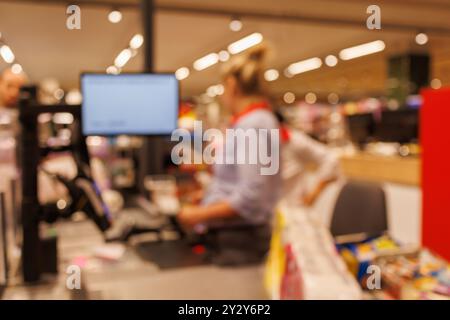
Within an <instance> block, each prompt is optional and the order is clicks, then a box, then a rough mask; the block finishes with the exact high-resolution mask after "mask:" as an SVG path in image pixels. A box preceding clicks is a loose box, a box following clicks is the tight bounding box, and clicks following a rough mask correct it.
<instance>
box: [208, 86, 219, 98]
mask: <svg viewBox="0 0 450 320" xmlns="http://www.w3.org/2000/svg"><path fill="white" fill-rule="evenodd" d="M206 94H207V95H208V96H209V97H211V98H214V97H215V96H216V95H217V94H216V89H215V88H214V86H211V87H209V88H208V89H206Z"/></svg>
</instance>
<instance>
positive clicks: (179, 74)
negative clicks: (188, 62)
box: [175, 67, 190, 81]
mask: <svg viewBox="0 0 450 320" xmlns="http://www.w3.org/2000/svg"><path fill="white" fill-rule="evenodd" d="M189 73H190V72H189V69H188V68H186V67H183V68H180V69H178V70H177V71H175V77H176V78H177V80H179V81H181V80H184V79H186V78H187V77H189Z"/></svg>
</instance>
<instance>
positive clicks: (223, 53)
mask: <svg viewBox="0 0 450 320" xmlns="http://www.w3.org/2000/svg"><path fill="white" fill-rule="evenodd" d="M229 59H230V53H229V52H228V51H227V50H222V51H220V52H219V60H220V61H222V62H225V61H228V60H229Z"/></svg>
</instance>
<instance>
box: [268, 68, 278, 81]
mask: <svg viewBox="0 0 450 320" xmlns="http://www.w3.org/2000/svg"><path fill="white" fill-rule="evenodd" d="M279 76H280V73H279V72H278V70H276V69H269V70H267V71H266V72H265V73H264V79H266V81H269V82H271V81H275V80H277V79H278V77H279Z"/></svg>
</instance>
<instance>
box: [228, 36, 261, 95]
mask: <svg viewBox="0 0 450 320" xmlns="http://www.w3.org/2000/svg"><path fill="white" fill-rule="evenodd" d="M266 54H267V48H266V47H265V46H262V45H260V46H258V47H255V48H253V49H251V50H249V51H248V52H247V53H245V54H242V55H240V56H236V57H234V58H233V59H231V61H230V62H229V63H228V64H227V65H225V68H224V70H223V78H224V79H226V78H228V77H233V78H235V79H236V81H237V84H238V86H239V88H240V90H241V92H242V93H243V94H247V95H251V94H263V93H264V92H265V88H264V59H265V57H266Z"/></svg>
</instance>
